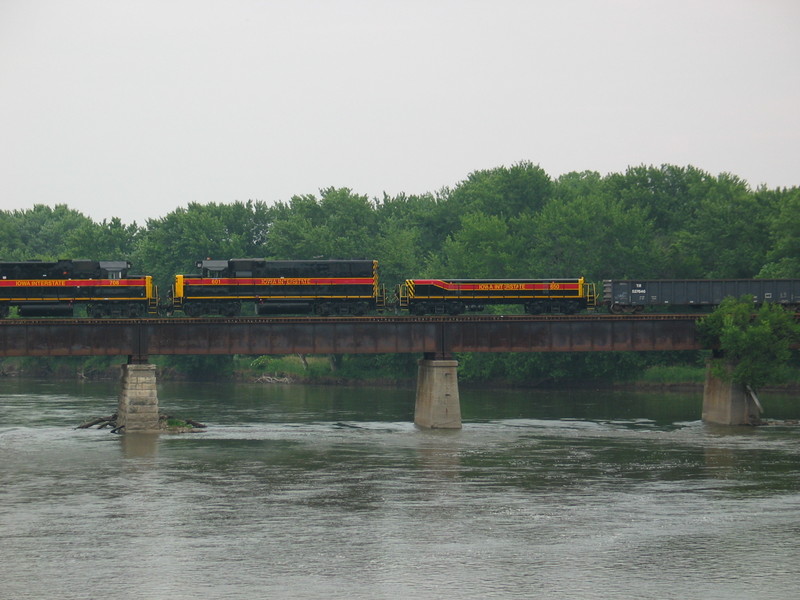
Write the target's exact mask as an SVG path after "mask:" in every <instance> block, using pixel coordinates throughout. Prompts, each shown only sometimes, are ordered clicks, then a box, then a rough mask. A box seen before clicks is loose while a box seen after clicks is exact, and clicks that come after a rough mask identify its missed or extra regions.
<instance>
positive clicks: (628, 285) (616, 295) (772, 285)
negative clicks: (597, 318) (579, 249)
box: [603, 279, 800, 314]
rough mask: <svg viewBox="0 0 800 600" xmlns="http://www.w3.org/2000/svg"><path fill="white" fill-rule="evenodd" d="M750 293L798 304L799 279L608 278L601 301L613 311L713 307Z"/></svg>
mask: <svg viewBox="0 0 800 600" xmlns="http://www.w3.org/2000/svg"><path fill="white" fill-rule="evenodd" d="M745 295H748V296H753V301H754V302H755V303H756V304H762V303H764V302H774V303H777V304H783V305H786V306H789V307H794V308H797V307H798V306H800V279H630V280H619V279H607V280H605V281H603V304H604V305H605V306H606V307H608V309H609V311H611V312H612V313H616V314H620V313H634V312H641V311H643V310H644V309H645V308H651V307H657V306H658V307H677V308H680V309H682V308H689V307H692V308H704V307H708V308H713V307H715V306H718V305H719V304H720V303H721V302H722V301H723V300H724V299H725V298H727V297H734V298H740V297H742V296H745Z"/></svg>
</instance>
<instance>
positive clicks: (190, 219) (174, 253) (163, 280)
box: [135, 201, 271, 289]
mask: <svg viewBox="0 0 800 600" xmlns="http://www.w3.org/2000/svg"><path fill="white" fill-rule="evenodd" d="M270 215H271V212H270V210H269V209H268V208H267V206H266V205H265V204H264V203H262V202H253V201H248V202H246V203H242V202H234V203H232V204H216V203H213V202H212V203H209V204H197V203H190V204H189V205H188V207H187V208H178V209H176V210H174V211H173V212H171V213H169V214H168V215H167V216H165V217H162V218H160V219H150V220H148V221H147V229H146V231H145V232H144V233H143V234H142V236H141V240H140V242H139V244H138V248H137V251H136V253H135V263H136V266H137V269H139V270H142V271H147V272H148V273H149V274H151V275H153V276H154V277H155V278H156V281H157V282H158V283H159V285H160V286H168V285H169V284H170V283H169V282H170V281H171V279H172V276H173V275H174V274H176V273H195V272H196V271H197V269H196V268H195V262H196V261H198V260H203V259H205V258H215V259H227V258H245V257H262V256H264V254H265V246H264V244H265V241H266V238H267V231H268V229H269V225H270ZM162 289H163V288H162Z"/></svg>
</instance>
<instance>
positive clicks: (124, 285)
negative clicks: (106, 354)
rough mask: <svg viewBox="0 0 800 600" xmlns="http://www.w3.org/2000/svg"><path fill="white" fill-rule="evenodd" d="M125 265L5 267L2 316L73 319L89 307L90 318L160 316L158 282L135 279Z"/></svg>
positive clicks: (0, 270) (0, 267) (0, 274)
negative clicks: (14, 312)
mask: <svg viewBox="0 0 800 600" xmlns="http://www.w3.org/2000/svg"><path fill="white" fill-rule="evenodd" d="M130 268H131V263H129V262H128V261H120V260H100V261H97V260H57V261H39V260H34V261H20V262H0V317H7V316H8V315H9V313H10V311H11V308H13V307H16V308H17V312H18V313H19V315H20V316H24V317H32V316H67V317H68V316H73V314H74V309H75V306H76V305H78V304H84V305H86V312H87V314H88V315H89V316H90V317H96V318H100V317H141V316H144V315H145V314H146V313H150V314H155V313H157V311H158V293H157V290H156V288H155V286H154V285H153V280H152V277H150V276H136V277H131V276H129V275H128V272H129V270H130Z"/></svg>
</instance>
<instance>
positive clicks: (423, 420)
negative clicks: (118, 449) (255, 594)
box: [0, 314, 746, 433]
mask: <svg viewBox="0 0 800 600" xmlns="http://www.w3.org/2000/svg"><path fill="white" fill-rule="evenodd" d="M697 318H698V315H667V314H663V315H652V314H651V315H600V314H586V315H570V316H517V315H514V316H499V315H498V316H490V315H482V316H461V317H438V316H431V317H413V316H378V317H330V318H321V317H303V318H300V317H287V318H265V317H258V318H246V317H245V318H241V317H240V318H208V319H192V318H169V319H158V318H146V319H130V320H128V319H37V320H30V319H5V320H0V357H9V356H127V357H128V364H124V365H122V382H121V387H122V390H121V392H120V397H119V405H118V409H117V424H118V425H119V424H120V423H121V424H122V425H124V427H125V432H126V433H131V432H135V431H152V430H157V429H158V423H159V421H158V417H159V415H158V396H157V392H156V374H155V365H152V364H149V363H148V357H149V356H152V355H169V354H198V355H213V354H243V355H264V354H384V353H386V354H388V353H419V354H422V355H423V358H422V359H421V360H420V361H419V370H418V376H417V393H416V407H415V414H414V422H415V423H416V424H417V425H418V426H420V427H423V428H449V429H457V428H460V427H461V406H460V401H459V393H458V375H457V366H458V362H457V361H456V360H454V359H453V355H454V354H455V353H458V352H608V351H633V352H641V351H656V350H699V349H700V348H701V345H700V342H699V340H698V338H697V334H696V327H695V322H696V319H697ZM704 402H706V400H705V399H704ZM731 404H732V403H731V402H730V401H728V400H727V399H725V400H724V402H723V406H724V410H725V411H727V413H730V412H731V410H732V409H729V405H731ZM736 410H738V409H736ZM745 410H746V409H745ZM727 413H726V414H727ZM745 416H746V415H745ZM703 417H704V418H706V408H705V404H704V413H703ZM727 418H728V417H727V416H722V417H719V418H717V417H712V419H711V420H714V419H716V422H723V420H724V419H727ZM736 418H738V417H736Z"/></svg>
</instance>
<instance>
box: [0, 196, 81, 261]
mask: <svg viewBox="0 0 800 600" xmlns="http://www.w3.org/2000/svg"><path fill="white" fill-rule="evenodd" d="M4 221H6V223H5V225H4V226H3V228H9V227H10V228H11V229H12V230H13V235H12V236H11V237H10V238H9V239H8V240H6V239H4V240H3V242H2V246H3V247H2V250H3V258H4V259H5V260H34V259H36V260H55V259H60V258H74V257H72V256H70V255H69V252H70V251H71V250H72V248H71V247H68V245H67V243H66V241H67V239H68V238H69V236H70V234H71V233H72V232H74V231H76V230H78V229H80V228H82V227H85V226H90V225H92V220H91V219H90V218H89V217H87V216H85V215H83V213H80V212H78V211H77V210H73V209H71V208H68V207H67V205H66V204H57V205H56V206H55V207H53V208H51V207H49V206H45V205H44V204H37V205H35V206H34V207H33V208H31V209H28V210H15V211H14V212H13V213H11V214H7V215H6V218H5V219H4Z"/></svg>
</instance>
